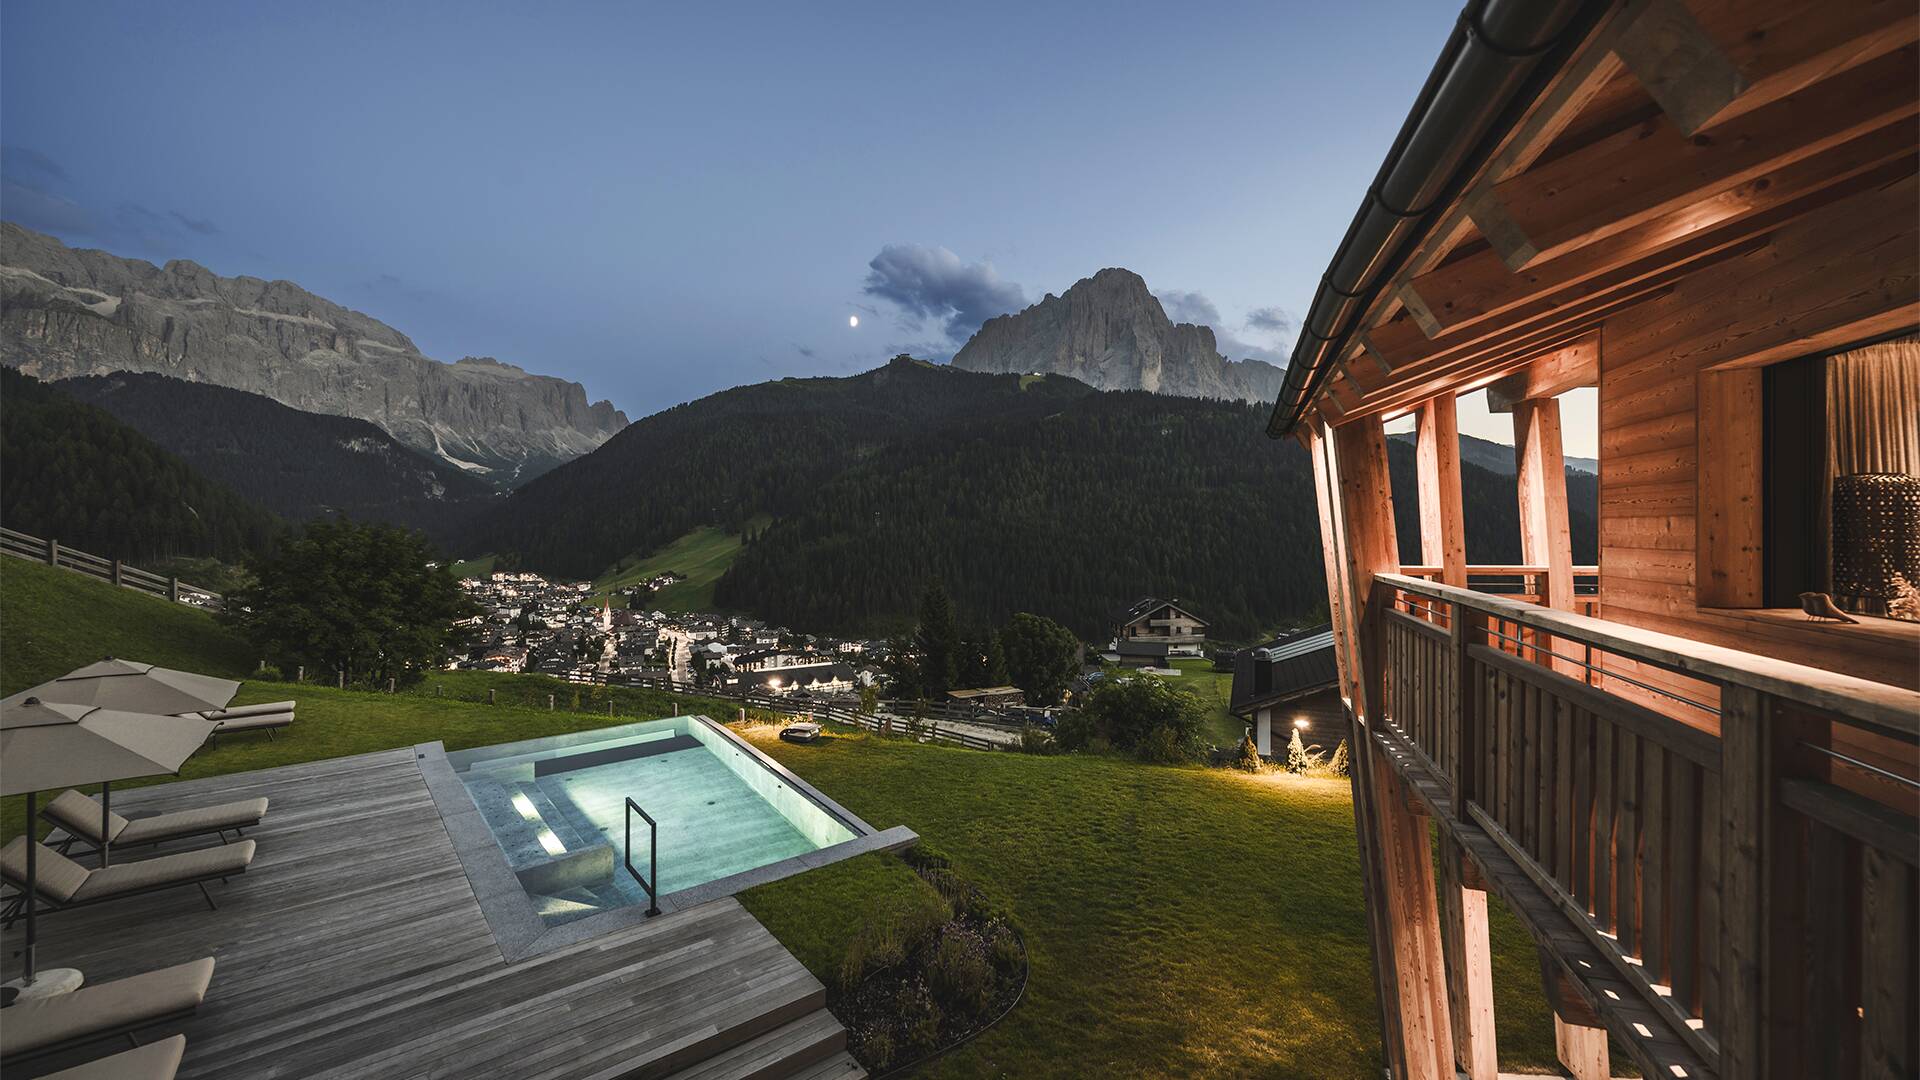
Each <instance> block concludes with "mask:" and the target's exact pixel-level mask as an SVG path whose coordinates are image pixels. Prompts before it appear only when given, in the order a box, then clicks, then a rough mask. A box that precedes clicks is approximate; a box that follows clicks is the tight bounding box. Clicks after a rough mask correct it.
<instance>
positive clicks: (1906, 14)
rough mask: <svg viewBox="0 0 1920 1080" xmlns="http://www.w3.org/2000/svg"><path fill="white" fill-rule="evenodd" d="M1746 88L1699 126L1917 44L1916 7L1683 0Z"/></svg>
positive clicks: (1867, 0)
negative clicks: (1735, 69)
mask: <svg viewBox="0 0 1920 1080" xmlns="http://www.w3.org/2000/svg"><path fill="white" fill-rule="evenodd" d="M1687 6H1688V8H1689V9H1690V10H1691V11H1692V12H1693V15H1694V16H1695V18H1697V19H1698V20H1699V24H1700V25H1701V27H1703V28H1704V29H1705V30H1706V32H1707V34H1708V36H1709V37H1711V38H1712V39H1713V41H1714V43H1715V44H1716V45H1717V46H1718V47H1719V50H1720V51H1721V52H1722V53H1723V54H1724V55H1725V56H1726V58H1727V60H1728V61H1729V62H1731V63H1732V64H1733V66H1734V67H1735V68H1737V69H1738V70H1739V72H1740V75H1741V78H1742V79H1743V81H1745V82H1746V84H1747V89H1746V90H1745V91H1744V92H1743V93H1741V94H1739V95H1738V96H1736V97H1735V98H1734V99H1733V100H1732V101H1730V102H1728V103H1727V105H1726V107H1725V108H1724V109H1722V110H1721V111H1720V112H1719V113H1718V114H1717V115H1715V116H1713V117H1710V118H1709V119H1708V120H1707V122H1706V123H1705V124H1704V125H1703V127H1705V128H1707V129H1711V128H1712V127H1713V126H1714V125H1716V124H1720V123H1724V122H1726V121H1728V120H1731V119H1733V118H1734V117H1736V116H1741V115H1744V114H1746V113H1749V112H1752V111H1753V110H1755V109H1760V108H1764V107H1766V106H1768V105H1771V104H1773V103H1774V102H1776V101H1778V100H1780V99H1781V98H1783V97H1786V96H1788V95H1790V94H1797V93H1799V92H1800V91H1802V90H1804V89H1806V88H1807V87H1809V86H1812V85H1813V84H1814V83H1817V82H1819V81H1821V80H1822V79H1829V78H1832V77H1833V76H1834V75H1837V74H1839V73H1840V72H1843V71H1848V70H1851V69H1852V68H1855V67H1858V66H1860V65H1861V64H1864V63H1867V62H1868V61H1871V60H1875V59H1878V58H1879V57H1882V56H1885V55H1886V54H1887V53H1889V52H1892V51H1893V50H1895V49H1898V48H1901V47H1902V46H1906V45H1911V44H1913V43H1914V41H1916V40H1920V9H1916V8H1915V6H1914V5H1912V4H1908V3H1900V2H1898V0H1835V2H1833V3H1824V4H1809V3H1806V2H1804V0H1687Z"/></svg>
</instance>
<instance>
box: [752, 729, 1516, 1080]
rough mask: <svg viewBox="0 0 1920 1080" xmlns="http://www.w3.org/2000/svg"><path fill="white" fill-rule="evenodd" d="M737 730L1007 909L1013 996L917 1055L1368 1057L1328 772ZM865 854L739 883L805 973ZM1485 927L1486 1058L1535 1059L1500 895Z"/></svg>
mask: <svg viewBox="0 0 1920 1080" xmlns="http://www.w3.org/2000/svg"><path fill="white" fill-rule="evenodd" d="M747 731H748V736H749V737H750V738H752V739H753V740H754V742H755V744H756V745H758V746H759V747H760V748H761V749H763V750H765V751H766V752H767V753H769V754H771V755H772V756H774V757H776V758H778V759H779V760H780V761H781V762H783V763H784V764H786V765H787V766H788V767H789V768H792V769H793V770H794V771H796V772H798V773H800V774H801V775H802V776H804V777H805V778H806V779H807V780H809V781H810V782H812V783H814V784H816V785H817V786H819V787H820V788H821V789H822V790H824V791H826V792H828V793H830V794H832V795H833V796H834V797H835V798H836V799H839V800H840V801H841V802H843V803H844V804H846V805H847V807H848V808H849V809H851V810H853V811H854V812H855V813H858V814H860V815H861V816H862V817H864V818H866V820H867V821H868V822H869V823H871V824H873V825H874V826H876V827H880V828H885V827H888V826H891V825H907V826H909V827H911V828H913V829H914V830H915V831H916V832H918V833H920V834H921V836H923V837H924V838H926V840H927V841H928V842H929V843H932V844H934V845H936V846H937V847H939V848H940V849H941V850H943V851H945V852H946V853H947V854H949V855H950V856H952V858H953V861H954V869H955V870H956V871H957V872H958V873H960V874H961V876H963V877H966V878H969V879H971V880H972V881H974V882H975V883H976V884H978V885H980V886H981V887H982V888H984V889H985V890H986V891H987V892H988V893H989V894H990V895H991V896H993V897H994V898H995V899H998V900H1000V901H1002V902H1004V903H1006V904H1008V905H1010V906H1011V908H1012V909H1013V912H1014V916H1015V919H1016V921H1017V922H1018V924H1019V925H1020V927H1021V929H1022V930H1023V932H1024V933H1025V934H1026V938H1027V945H1028V949H1029V958H1030V962H1031V964H1032V976H1031V981H1030V983H1029V984H1028V989H1027V996H1026V998H1025V1000H1024V1001H1023V1002H1022V1003H1021V1005H1020V1007H1019V1008H1018V1009H1016V1010H1015V1011H1014V1013H1013V1014H1012V1015H1011V1016H1009V1017H1008V1018H1007V1019H1006V1020H1005V1021H1003V1022H1002V1023H1001V1024H1000V1026H998V1027H996V1028H995V1029H994V1030H992V1031H991V1032H989V1033H988V1034H986V1035H985V1036H983V1037H981V1038H980V1039H978V1040H976V1041H975V1042H974V1043H972V1044H969V1045H968V1046H967V1047H965V1048H963V1049H961V1050H959V1051H957V1052H956V1053H954V1054H952V1055H950V1056H948V1057H947V1058H944V1059H942V1060H941V1061H940V1062H938V1063H937V1064H935V1065H934V1066H932V1067H931V1068H929V1069H928V1070H927V1072H926V1075H929V1076H940V1077H975V1076H979V1077H998V1076H1020V1077H1029V1076H1060V1077H1078V1076H1089V1075H1100V1076H1213V1077H1245V1076H1276V1077H1296V1076H1297V1077H1323V1076H1356V1077H1357V1076H1364V1075H1374V1076H1377V1075H1379V1069H1380V1064H1379V1051H1378V1041H1379V1028H1378V1014H1377V1011H1376V1009H1375V1006H1374V997H1373V985H1372V981H1371V980H1372V974H1371V972H1372V968H1371V961H1370V960H1369V958H1368V946H1367V940H1366V930H1365V915H1364V912H1363V909H1362V907H1361V903H1360V882H1359V870H1358V867H1357V865H1356V863H1355V855H1354V852H1355V844H1354V836H1353V810H1352V804H1351V802H1350V798H1349V795H1348V788H1347V783H1346V781H1344V780H1307V779H1300V778H1296V777H1291V776H1286V775H1262V776H1258V777H1255V776H1248V775H1245V774H1242V773H1235V772H1229V771H1226V770H1218V769H1211V770H1210V769H1201V768H1164V767H1157V766H1148V765H1140V764H1137V763H1134V762H1132V761H1129V760H1124V759H1120V758H1108V757H1090V756H1083V755H1074V756H1067V757H1029V756H1025V755H1020V754H1006V753H994V754H987V753H981V752H978V751H969V750H960V749H950V748H944V747H938V746H919V745H914V744H910V743H906V742H903V741H893V740H886V739H881V738H879V737H877V736H870V735H866V734H848V735H842V736H840V737H837V738H834V739H831V740H824V741H822V742H820V743H817V744H815V745H812V746H794V745H791V744H787V743H782V742H780V741H779V740H778V739H777V738H775V737H774V735H773V730H772V729H771V728H764V727H755V728H749V729H747ZM877 873H878V871H875V870H874V869H872V868H871V867H869V866H866V865H861V864H852V863H849V864H841V865H838V866H831V867H824V868H822V869H819V870H815V871H811V872H809V873H808V874H805V875H803V876H802V877H799V878H794V879H790V880H789V881H787V882H781V883H777V884H775V885H773V886H767V887H764V888H763V889H760V890H755V891H754V892H752V893H748V894H747V895H746V896H745V897H744V898H743V899H744V902H746V903H747V904H748V906H749V907H750V908H751V909H752V910H753V911H754V913H755V914H756V915H759V916H762V917H763V918H764V919H765V920H766V921H767V924H768V926H769V927H770V928H771V929H773V930H774V932H775V933H776V934H778V935H780V937H781V940H783V941H802V942H805V944H804V946H801V947H798V948H797V952H796V955H800V956H801V958H802V959H803V960H805V961H807V963H808V964H809V966H811V967H813V968H814V970H815V971H816V972H820V973H822V974H823V977H825V975H826V974H829V973H831V972H832V971H834V970H837V963H838V961H837V957H836V955H835V949H834V945H835V944H838V945H839V946H840V947H844V942H845V939H846V938H847V937H849V936H850V935H851V933H852V932H853V926H852V924H853V922H854V921H855V918H854V916H853V915H852V914H851V913H850V912H849V905H850V904H854V903H855V900H854V899H853V898H857V897H859V896H863V895H868V893H869V891H870V890H872V888H873V881H874V875H876V874H877ZM895 876H896V877H897V875H895ZM899 888H900V887H899V886H898V885H897V884H889V885H888V886H887V891H886V893H885V894H884V895H887V896H888V897H890V899H889V900H888V901H887V902H888V903H897V902H899V900H898V899H897V896H896V894H897V892H898V890H899ZM1492 932H1493V939H1494V951H1495V972H1496V988H1497V991H1496V1009H1497V1013H1498V1015H1499V1016H1500V1029H1501V1036H1502V1049H1503V1053H1502V1059H1503V1064H1505V1065H1506V1066H1508V1067H1516V1068H1526V1067H1542V1066H1545V1065H1547V1064H1548V1063H1550V1062H1551V1061H1552V1057H1553V1028H1552V1022H1551V1019H1550V1018H1549V1015H1548V1013H1547V1012H1546V1008H1545V1005H1544V1002H1543V1001H1542V998H1541V994H1540V991H1539V968H1538V963H1537V961H1536V959H1535V955H1534V952H1533V947H1532V945H1531V943H1530V942H1529V941H1528V940H1527V938H1526V935H1525V933H1524V932H1523V931H1522V930H1521V929H1520V927H1519V924H1518V923H1516V922H1515V921H1514V920H1513V919H1512V917H1511V916H1510V915H1508V914H1507V913H1506V912H1505V911H1504V910H1496V912H1495V915H1494V919H1493V931H1492Z"/></svg>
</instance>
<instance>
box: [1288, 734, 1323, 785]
mask: <svg viewBox="0 0 1920 1080" xmlns="http://www.w3.org/2000/svg"><path fill="white" fill-rule="evenodd" d="M1322 760H1323V755H1322V754H1321V753H1320V748H1319V747H1318V746H1311V747H1310V746H1308V745H1306V744H1305V743H1304V742H1302V741H1301V740H1300V729H1299V728H1294V729H1293V737H1292V738H1290V739H1288V740H1287V771H1288V772H1290V773H1294V774H1296V775H1305V774H1307V773H1308V772H1311V771H1313V770H1314V769H1316V768H1319V766H1320V762H1321V761H1322Z"/></svg>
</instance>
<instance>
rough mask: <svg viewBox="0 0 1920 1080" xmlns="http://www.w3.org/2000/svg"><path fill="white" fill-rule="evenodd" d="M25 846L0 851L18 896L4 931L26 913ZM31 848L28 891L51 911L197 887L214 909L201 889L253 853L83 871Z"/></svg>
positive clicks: (183, 856) (14, 843)
mask: <svg viewBox="0 0 1920 1080" xmlns="http://www.w3.org/2000/svg"><path fill="white" fill-rule="evenodd" d="M28 843H29V841H28V840H27V838H26V837H24V836H16V837H14V838H13V839H12V840H11V841H10V842H8V844H7V846H6V847H4V848H0V880H4V881H5V882H6V883H7V884H9V885H11V886H13V887H14V888H15V889H18V890H20V892H21V893H22V894H23V895H21V896H19V897H16V898H15V901H14V904H13V906H12V907H11V908H9V909H8V911H7V915H6V925H8V926H12V925H13V922H14V920H15V919H18V918H19V917H20V916H21V915H23V914H25V913H26V899H27V898H26V897H25V895H24V894H25V892H26V888H27V844H28ZM36 846H37V847H38V850H37V851H36V852H35V853H34V861H35V862H36V863H37V864H38V865H37V867H36V876H37V878H38V880H37V881H36V883H35V888H34V891H35V892H36V893H37V894H38V896H39V898H40V900H41V902H42V903H44V904H46V905H47V906H48V907H50V908H52V909H53V910H56V911H57V910H60V909H63V908H70V907H80V906H81V905H84V904H97V903H100V902H102V901H106V900H118V899H120V898H121V897H123V896H135V895H138V894H140V893H147V892H154V891H156V890H159V889H171V888H173V887H175V886H177V885H198V886H199V887H200V895H201V896H203V897H206V901H207V906H208V907H214V906H215V904H214V902H213V896H212V894H210V893H208V892H207V884H206V883H207V882H209V881H211V880H213V879H214V878H227V877H231V876H233V875H234V874H240V873H244V872H246V869H247V864H248V863H251V862H252V861H253V847H254V845H253V841H251V840H242V841H240V842H239V843H237V844H222V845H221V846H219V847H206V848H201V849H199V850H198V851H182V852H178V853H176V854H173V855H160V856H157V857H155V858H151V859H142V860H140V861H139V862H128V863H117V864H115V865H113V866H107V867H101V868H98V869H93V870H89V869H87V868H86V867H84V866H81V865H80V864H79V863H77V862H74V861H73V860H72V859H69V858H67V857H66V856H65V855H62V854H60V853H59V852H57V851H55V850H53V849H52V848H50V847H48V846H47V845H45V844H37V845H36ZM8 1011H9V1012H11V1011H12V1010H8Z"/></svg>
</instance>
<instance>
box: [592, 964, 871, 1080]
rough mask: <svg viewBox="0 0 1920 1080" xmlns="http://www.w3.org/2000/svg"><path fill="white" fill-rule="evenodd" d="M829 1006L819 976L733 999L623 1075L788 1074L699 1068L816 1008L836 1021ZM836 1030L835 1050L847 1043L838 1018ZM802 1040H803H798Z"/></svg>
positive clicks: (638, 1079) (640, 1078)
mask: <svg viewBox="0 0 1920 1080" xmlns="http://www.w3.org/2000/svg"><path fill="white" fill-rule="evenodd" d="M826 1009H827V990H826V987H824V986H821V985H820V982H819V980H817V979H812V978H808V979H804V980H800V981H796V982H790V983H787V984H785V985H784V986H782V987H780V988H778V989H775V988H767V989H764V990H760V991H758V992H755V993H753V994H751V995H750V996H749V997H747V998H746V999H744V1000H742V999H738V998H736V999H734V1001H732V1002H731V1003H729V1004H727V1005H724V1006H721V1007H720V1008H719V1009H717V1010H714V1011H712V1012H709V1013H708V1016H709V1019H708V1020H707V1021H706V1025H705V1027H704V1030H701V1031H699V1032H698V1033H697V1034H694V1033H689V1036H688V1037H686V1038H683V1039H680V1040H676V1041H674V1042H671V1043H668V1044H666V1045H664V1046H661V1047H658V1048H657V1049H656V1050H654V1051H653V1052H652V1053H650V1054H647V1055H645V1058H644V1059H642V1060H635V1061H632V1062H630V1063H629V1064H628V1066H627V1067H626V1068H625V1069H624V1070H623V1071H622V1072H621V1073H620V1076H621V1077H622V1078H623V1080H654V1078H668V1077H671V1078H673V1080H679V1078H681V1077H683V1076H698V1077H700V1078H702V1080H708V1078H712V1077H732V1076H736V1075H737V1076H742V1077H746V1076H761V1075H768V1076H785V1075H786V1074H785V1073H779V1072H775V1073H769V1074H761V1073H755V1072H741V1073H737V1074H735V1073H726V1072H716V1073H708V1072H695V1071H694V1070H696V1069H704V1068H705V1067H707V1066H708V1065H709V1064H710V1063H713V1062H716V1061H721V1060H727V1059H728V1055H729V1054H731V1053H733V1052H735V1051H738V1050H740V1049H741V1048H742V1047H745V1046H747V1045H749V1044H755V1043H760V1042H761V1040H762V1037H763V1036H766V1035H769V1034H777V1033H780V1032H782V1031H785V1030H786V1029H788V1028H791V1027H793V1025H795V1024H796V1023H798V1022H800V1021H802V1020H806V1019H809V1018H812V1017H813V1016H814V1014H815V1013H818V1014H820V1015H821V1016H825V1017H826V1018H827V1019H829V1020H832V1019H833V1015H832V1014H831V1013H828V1012H827V1011H826ZM833 1026H834V1028H835V1030H836V1031H837V1032H838V1035H837V1040H838V1041H836V1042H834V1043H833V1045H832V1048H831V1049H836V1050H837V1049H839V1048H840V1047H841V1046H844V1045H845V1042H846V1032H845V1030H844V1029H841V1028H840V1023H839V1021H837V1020H835V1021H834V1022H833ZM797 1045H801V1044H797Z"/></svg>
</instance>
